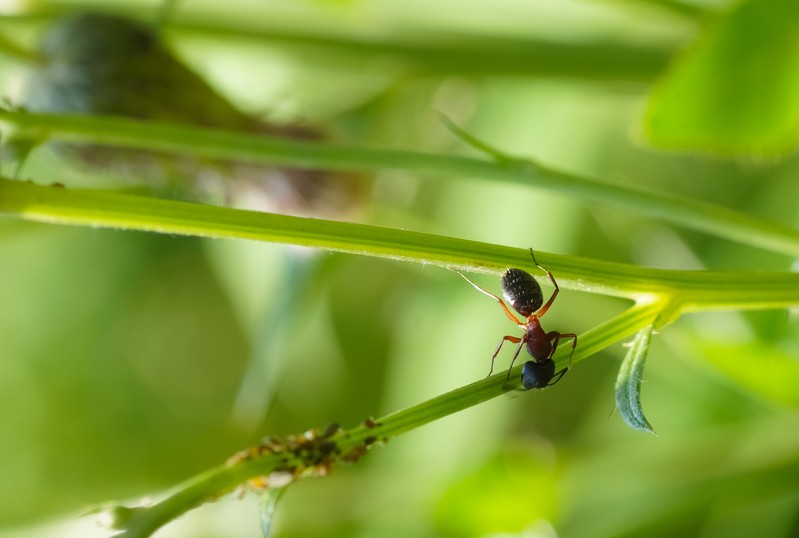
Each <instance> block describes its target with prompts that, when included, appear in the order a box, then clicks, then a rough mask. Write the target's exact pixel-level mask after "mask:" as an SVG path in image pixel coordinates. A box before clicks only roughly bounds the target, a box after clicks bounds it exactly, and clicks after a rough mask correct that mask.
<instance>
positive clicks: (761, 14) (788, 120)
mask: <svg viewBox="0 0 799 538" xmlns="http://www.w3.org/2000/svg"><path fill="white" fill-rule="evenodd" d="M797 34H799V4H797V3H796V2H785V1H781V0H776V1H775V0H746V1H744V2H739V3H738V5H736V6H735V8H733V9H732V10H730V12H729V13H727V14H724V15H721V16H719V17H717V20H715V21H713V22H712V23H711V24H708V25H707V28H706V29H705V31H704V32H703V34H702V35H701V36H700V37H699V38H698V39H697V41H696V42H695V43H694V44H693V45H692V46H691V47H690V48H689V49H688V50H687V51H685V52H684V53H682V54H681V56H680V57H679V58H678V59H677V61H676V62H675V63H674V65H673V66H672V67H671V69H670V71H669V73H667V74H666V75H665V76H664V77H663V78H662V79H661V80H660V81H659V82H658V84H657V86H656V88H655V90H654V92H653V93H652V96H651V99H650V102H649V107H648V110H647V115H646V132H647V135H648V137H649V139H650V140H651V141H652V142H654V143H655V144H657V145H659V146H663V147H668V148H676V149H689V150H698V151H704V152H711V153H718V154H724V155H738V156H743V157H771V158H773V157H778V156H783V155H786V154H790V153H792V152H793V151H794V150H795V149H796V147H797V146H799V97H797V96H799V75H797V71H796V69H795V66H796V65H797V63H799V40H797V37H796V36H797Z"/></svg>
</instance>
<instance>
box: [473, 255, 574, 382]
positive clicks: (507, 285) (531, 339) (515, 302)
mask: <svg viewBox="0 0 799 538" xmlns="http://www.w3.org/2000/svg"><path fill="white" fill-rule="evenodd" d="M530 255H531V256H532V257H533V263H535V264H536V265H537V266H538V268H539V269H541V270H542V271H544V273H546V275H547V276H548V277H549V280H550V281H551V282H552V285H553V286H555V291H554V292H552V296H551V297H550V298H549V300H548V301H547V302H546V304H544V294H543V293H542V292H541V286H540V285H539V284H538V282H537V281H536V280H535V279H534V278H533V276H532V275H531V274H530V273H528V272H526V271H522V270H521V269H508V270H507V271H505V274H504V275H502V281H501V285H502V295H503V296H504V297H505V300H506V301H508V303H510V305H511V306H512V307H513V309H514V310H515V311H516V312H518V313H519V314H520V315H522V316H524V318H525V321H521V320H519V319H518V318H517V317H516V316H515V315H514V314H513V312H511V311H510V309H509V308H508V306H507V305H506V304H505V302H504V301H503V300H502V299H500V298H499V297H497V296H496V295H494V294H493V293H491V292H490V291H487V290H485V289H483V288H481V287H480V286H478V285H477V284H475V283H474V282H472V281H471V280H469V279H468V278H466V276H465V275H463V274H461V273H459V274H460V275H461V276H462V277H463V278H465V279H466V281H467V282H469V284H471V285H472V286H474V287H475V288H476V289H477V290H478V291H480V292H482V293H484V294H486V295H488V296H489V297H493V298H494V299H496V300H497V302H499V305H500V306H501V307H502V310H504V311H505V314H506V315H507V316H508V318H509V319H510V320H511V321H513V322H514V323H515V324H516V325H518V326H519V328H520V329H521V330H522V331H523V332H524V334H523V335H522V336H521V337H517V336H510V335H507V336H503V337H502V340H500V341H499V345H498V346H497V349H496V351H494V354H493V355H492V356H491V369H490V370H489V372H488V375H491V373H492V372H493V371H494V359H496V358H497V355H499V351H500V350H501V349H502V344H504V343H505V342H513V343H514V344H519V345H518V347H517V348H516V353H514V354H513V360H512V361H511V363H510V368H509V369H508V379H510V370H511V369H512V368H513V363H515V362H516V359H517V358H518V356H519V353H520V352H521V350H522V348H523V347H526V348H527V353H529V354H530V356H531V357H532V358H533V360H531V361H527V362H526V363H525V364H524V367H523V368H522V385H523V386H524V387H525V388H527V389H542V388H544V387H549V386H551V385H554V384H555V383H557V382H558V381H560V379H561V378H562V377H563V376H564V375H565V374H566V372H568V371H569V368H571V365H572V356H573V355H574V350H575V349H576V348H577V335H576V334H574V333H560V332H558V331H550V332H545V331H544V329H543V328H542V327H541V322H540V321H539V319H540V318H541V317H543V315H544V314H546V313H547V311H548V310H549V307H550V306H552V303H554V302H555V298H556V297H557V296H558V293H559V292H560V288H559V287H558V283H557V281H555V277H554V276H552V273H551V272H549V271H548V270H547V269H545V268H544V267H542V266H541V264H539V263H538V262H537V261H536V259H535V253H534V252H533V249H530ZM542 305H543V306H542ZM563 338H567V339H568V338H571V339H572V350H571V353H570V354H569V364H568V366H566V367H565V368H563V369H562V370H560V371H558V372H555V361H553V360H552V356H553V355H554V354H555V351H556V350H557V349H558V343H560V341H561V339H563ZM553 379H554V381H552V380H553Z"/></svg>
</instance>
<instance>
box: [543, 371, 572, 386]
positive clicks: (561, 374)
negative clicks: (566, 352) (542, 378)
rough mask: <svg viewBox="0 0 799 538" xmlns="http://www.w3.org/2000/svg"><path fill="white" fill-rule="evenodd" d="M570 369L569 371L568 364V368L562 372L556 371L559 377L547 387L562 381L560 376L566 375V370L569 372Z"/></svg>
mask: <svg viewBox="0 0 799 538" xmlns="http://www.w3.org/2000/svg"><path fill="white" fill-rule="evenodd" d="M568 371H569V367H568V366H567V367H566V368H564V369H563V370H561V371H560V372H558V373H556V374H555V375H556V376H558V377H557V378H556V379H555V381H553V382H552V383H547V387H551V386H552V385H554V384H555V383H557V382H558V381H560V378H561V377H563V376H564V375H566V372H568Z"/></svg>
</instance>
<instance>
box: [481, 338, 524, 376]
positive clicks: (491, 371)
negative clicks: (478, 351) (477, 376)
mask: <svg viewBox="0 0 799 538" xmlns="http://www.w3.org/2000/svg"><path fill="white" fill-rule="evenodd" d="M506 340H507V341H508V342H513V343H514V344H518V343H519V342H521V341H522V339H521V338H517V337H515V336H503V337H502V340H500V341H499V345H498V346H497V350H496V351H495V352H494V354H493V355H491V369H490V370H489V371H488V375H491V374H492V373H494V359H496V358H497V355H499V350H500V349H502V344H504V343H505V341H506ZM516 354H517V355H518V354H519V350H518V349H517V350H516Z"/></svg>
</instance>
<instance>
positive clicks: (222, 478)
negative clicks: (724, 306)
mask: <svg viewBox="0 0 799 538" xmlns="http://www.w3.org/2000/svg"><path fill="white" fill-rule="evenodd" d="M661 306H662V305H661V304H660V303H658V302H647V303H643V304H637V305H634V306H633V307H631V308H628V309H627V310H625V311H624V312H622V313H621V314H619V315H618V316H616V317H614V318H613V319H611V320H608V321H607V322H605V323H603V324H601V325H599V326H598V327H596V328H594V329H591V330H590V331H587V332H586V333H584V334H582V335H580V336H579V341H580V346H579V347H578V348H577V351H575V353H574V362H575V363H576V362H579V361H580V360H583V359H585V358H587V357H588V356H590V355H593V354H595V353H597V352H598V351H601V350H603V349H605V348H608V347H609V346H611V345H613V344H615V343H617V342H619V341H622V340H624V339H626V338H629V337H630V336H632V335H633V334H635V333H636V331H638V330H639V329H640V328H641V327H644V326H647V325H649V324H651V323H652V322H653V320H654V319H655V318H656V317H657V316H658V312H659V308H660V307H661ZM568 353H569V350H567V349H563V350H561V352H560V353H558V357H557V359H558V362H559V363H560V364H561V365H565V364H566V362H567V361H568ZM521 370H522V365H518V366H516V367H514V368H513V369H512V370H511V372H510V376H508V373H507V372H505V371H503V372H500V373H497V374H494V375H492V376H490V377H487V378H485V379H481V380H480V381H476V382H474V383H471V384H469V385H465V386H463V387H460V388H457V389H455V390H453V391H450V392H447V393H445V394H442V395H440V396H436V397H435V398H432V399H430V400H427V401H426V402H422V403H420V404H417V405H414V406H412V407H409V408H407V409H403V410H402V411H397V412H394V413H391V414H389V415H386V416H385V417H383V418H380V419H377V420H375V421H374V424H375V426H371V427H370V426H367V425H365V424H359V425H358V426H356V427H354V428H352V429H350V430H347V431H344V432H342V433H340V434H338V435H336V437H335V439H336V442H337V446H338V449H339V450H340V452H341V453H348V452H349V451H351V450H353V449H355V448H357V447H359V446H365V441H366V439H367V438H369V437H374V438H379V439H380V441H382V442H376V443H372V444H368V446H370V447H376V446H381V445H382V444H384V442H385V441H390V440H391V439H393V438H395V437H397V436H399V435H402V434H403V433H406V432H408V431H411V430H414V429H416V428H419V427H421V426H424V425H425V424H428V423H430V422H433V421H435V420H438V419H440V418H443V417H446V416H448V415H451V414H454V413H457V412H460V411H463V410H465V409H468V408H469V407H472V406H475V405H477V404H480V403H482V402H485V401H487V400H490V399H492V398H496V397H497V396H501V395H502V394H505V393H507V392H509V391H519V390H522V389H521V382H520V379H521V377H520V376H521ZM285 458H286V456H285V455H284V454H282V453H281V454H265V455H263V456H260V457H256V458H254V459H248V460H244V461H241V462H239V463H235V464H230V465H221V466H219V467H215V468H213V469H210V470H208V471H206V472H204V473H201V474H199V475H197V476H195V477H194V478H192V479H190V480H188V481H187V482H185V483H184V484H181V485H180V486H178V487H177V488H175V489H174V490H173V491H172V492H171V493H170V494H168V495H167V496H166V497H165V498H164V499H162V500H161V501H159V502H157V503H155V504H153V505H151V506H147V507H138V508H133V509H130V510H129V511H127V512H126V518H125V521H124V523H122V524H121V527H122V528H124V533H123V534H122V536H124V537H125V538H146V537H147V536H150V535H151V534H152V533H153V532H155V531H156V530H158V529H159V528H160V527H161V526H163V525H165V524H166V523H168V522H169V521H171V520H173V519H175V518H176V517H178V516H180V515H181V514H184V513H185V512H187V511H189V510H191V509H193V508H195V507H197V506H199V505H200V504H203V503H205V502H208V501H211V500H214V499H216V498H218V497H219V496H221V495H224V494H226V493H229V492H230V491H232V490H233V489H234V488H235V487H236V486H237V485H239V484H242V483H244V482H246V481H247V480H249V479H252V478H255V477H258V476H262V475H268V474H269V473H271V472H273V471H275V470H276V469H279V468H281V466H285V465H286V463H285ZM302 464H303V462H301V461H297V462H294V463H292V465H302Z"/></svg>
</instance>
